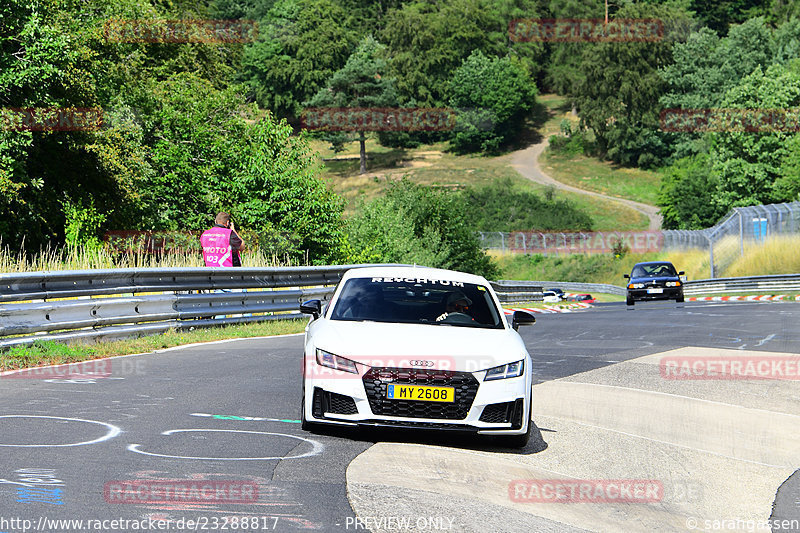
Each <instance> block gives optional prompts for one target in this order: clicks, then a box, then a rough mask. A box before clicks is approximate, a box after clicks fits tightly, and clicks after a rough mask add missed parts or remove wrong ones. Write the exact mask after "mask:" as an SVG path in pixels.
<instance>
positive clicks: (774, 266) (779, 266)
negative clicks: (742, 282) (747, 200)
mask: <svg viewBox="0 0 800 533" xmlns="http://www.w3.org/2000/svg"><path fill="white" fill-rule="evenodd" d="M796 273H800V235H776V236H774V237H770V238H769V239H767V241H766V242H765V243H763V244H756V243H746V244H745V246H744V255H743V256H742V255H739V256H738V257H737V258H736V260H735V261H733V263H732V264H731V265H730V266H729V267H728V268H727V269H726V270H725V272H724V275H725V276H726V277H728V276H729V277H735V276H756V275H762V274H763V275H768V274H796Z"/></svg>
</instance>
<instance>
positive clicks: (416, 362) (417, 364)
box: [410, 359, 433, 368]
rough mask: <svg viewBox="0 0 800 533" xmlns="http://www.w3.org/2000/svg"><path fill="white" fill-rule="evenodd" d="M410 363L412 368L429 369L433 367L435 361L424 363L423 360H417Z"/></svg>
mask: <svg viewBox="0 0 800 533" xmlns="http://www.w3.org/2000/svg"><path fill="white" fill-rule="evenodd" d="M410 363H411V366H424V367H427V368H430V367H432V366H433V361H423V360H421V359H416V360H413V361H410Z"/></svg>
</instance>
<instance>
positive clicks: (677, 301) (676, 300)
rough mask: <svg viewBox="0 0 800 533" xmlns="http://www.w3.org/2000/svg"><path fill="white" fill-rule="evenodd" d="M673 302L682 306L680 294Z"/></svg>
mask: <svg viewBox="0 0 800 533" xmlns="http://www.w3.org/2000/svg"><path fill="white" fill-rule="evenodd" d="M675 302H676V303H679V304H682V303H683V294H681V295H680V296H678V297H677V298H675Z"/></svg>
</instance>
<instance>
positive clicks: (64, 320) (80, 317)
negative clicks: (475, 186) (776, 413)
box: [0, 265, 800, 347]
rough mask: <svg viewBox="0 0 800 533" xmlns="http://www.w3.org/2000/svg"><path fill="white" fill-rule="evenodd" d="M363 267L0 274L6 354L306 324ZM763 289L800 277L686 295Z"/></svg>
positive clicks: (708, 286)
mask: <svg viewBox="0 0 800 533" xmlns="http://www.w3.org/2000/svg"><path fill="white" fill-rule="evenodd" d="M365 266H373V265H338V266H324V267H290V268H235V269H232V268H174V269H117V270H94V271H61V272H32V273H21V274H0V347H8V346H14V345H28V344H32V343H33V342H35V341H38V340H64V341H66V340H79V339H83V340H98V339H115V338H124V337H131V336H137V335H148V334H153V333H160V332H164V331H167V330H170V329H186V328H199V327H210V326H219V325H228V324H239V323H246V322H259V321H267V320H283V319H291V318H300V317H302V316H303V315H302V314H300V313H298V312H297V310H298V304H299V303H300V302H301V301H303V300H307V299H311V298H318V299H320V300H323V301H328V300H329V299H330V298H331V296H332V295H333V291H334V288H335V287H334V285H335V284H336V283H338V282H339V280H340V279H341V277H342V276H343V275H344V273H345V272H346V271H347V270H348V269H350V268H357V267H365ZM492 286H493V288H494V290H495V292H496V293H497V295H498V297H499V298H500V301H501V302H502V303H516V302H524V301H541V300H542V290H543V289H544V290H548V289H551V288H558V289H561V290H563V291H565V292H585V293H592V292H595V293H605V294H616V295H620V296H624V295H625V288H624V287H620V286H616V285H609V284H599V283H569V282H562V281H508V280H503V281H496V282H492ZM192 291H197V292H196V293H192ZM203 291H205V292H203ZM766 291H772V292H777V293H781V292H790V291H798V293H800V274H790V275H777V276H754V277H748V278H722V279H707V280H694V281H688V282H686V284H685V289H684V292H685V294H686V295H697V294H714V293H737V292H738V293H742V292H766Z"/></svg>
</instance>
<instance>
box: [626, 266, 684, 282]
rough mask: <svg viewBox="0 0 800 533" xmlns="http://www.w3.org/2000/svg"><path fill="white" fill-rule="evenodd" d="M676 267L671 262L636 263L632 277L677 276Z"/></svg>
mask: <svg viewBox="0 0 800 533" xmlns="http://www.w3.org/2000/svg"><path fill="white" fill-rule="evenodd" d="M677 275H678V273H677V272H675V267H673V266H672V264H671V263H655V264H652V265H636V266H635V267H633V272H631V277H632V278H651V277H652V278H666V277H676V276H677Z"/></svg>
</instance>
